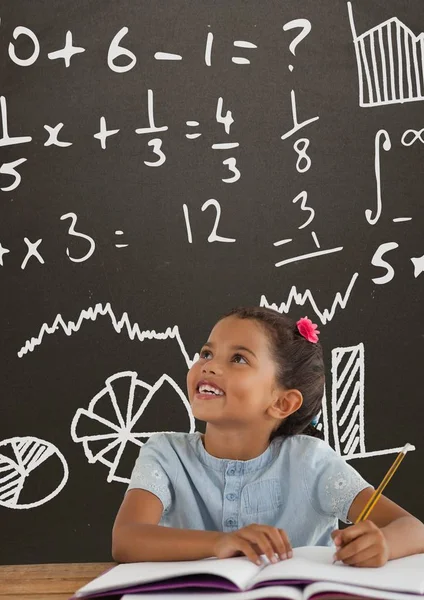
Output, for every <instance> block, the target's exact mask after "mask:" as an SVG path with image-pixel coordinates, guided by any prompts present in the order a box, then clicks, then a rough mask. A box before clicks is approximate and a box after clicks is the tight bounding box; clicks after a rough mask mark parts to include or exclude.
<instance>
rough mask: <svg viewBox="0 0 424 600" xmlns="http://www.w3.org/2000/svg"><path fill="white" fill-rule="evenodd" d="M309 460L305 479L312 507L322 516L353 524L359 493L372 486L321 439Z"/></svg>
mask: <svg viewBox="0 0 424 600" xmlns="http://www.w3.org/2000/svg"><path fill="white" fill-rule="evenodd" d="M317 442H318V440H317ZM309 457H310V459H311V460H309V461H308V464H306V465H305V469H304V480H305V486H306V488H307V491H308V495H309V498H310V501H311V503H312V506H313V507H314V509H315V510H316V511H317V512H319V513H321V514H325V515H329V516H330V515H331V516H334V517H337V518H338V519H340V520H341V521H343V522H344V523H348V524H350V523H351V522H350V521H349V519H348V513H349V509H350V507H351V505H352V502H353V501H354V499H355V498H356V496H357V495H358V494H359V492H361V491H362V490H364V489H365V488H367V487H372V486H370V484H369V483H368V482H367V481H366V480H365V479H364V478H363V477H362V476H361V475H360V474H359V473H358V471H356V470H355V469H354V468H353V467H352V466H351V465H349V464H348V463H347V462H346V461H345V460H344V459H343V458H342V457H341V456H339V455H338V454H337V453H336V452H335V451H334V450H333V449H332V448H331V447H330V446H329V445H328V444H327V443H326V442H323V441H321V440H319V444H318V445H317V446H316V447H315V449H314V451H313V452H310V453H309Z"/></svg>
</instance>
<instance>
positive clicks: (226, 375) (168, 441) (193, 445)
mask: <svg viewBox="0 0 424 600" xmlns="http://www.w3.org/2000/svg"><path fill="white" fill-rule="evenodd" d="M318 333H319V332H318V331H317V330H316V325H313V324H312V323H311V321H310V320H309V319H308V318H306V317H305V318H303V319H300V320H299V321H298V322H297V323H294V322H293V321H291V320H290V319H289V318H287V317H286V316H283V315H281V314H280V313H278V312H276V311H273V310H270V309H265V308H240V309H235V310H233V311H231V312H230V313H229V314H227V315H226V316H225V317H223V318H222V319H220V320H219V321H218V323H217V324H216V325H215V327H214V328H213V329H212V332H211V334H210V336H209V340H208V341H207V343H206V344H205V345H204V346H203V348H202V350H201V352H200V358H199V360H198V361H197V362H196V363H195V364H193V366H192V368H191V369H190V371H189V372H188V375H187V388H188V396H189V400H190V404H191V409H192V412H193V415H194V416H195V417H196V418H197V419H200V420H202V421H205V422H206V432H205V434H204V435H203V434H201V433H199V432H196V433H161V434H156V435H153V436H152V437H150V438H149V440H148V442H147V443H146V444H145V445H144V446H143V447H142V448H141V449H140V454H139V457H138V459H137V461H136V464H135V466H134V470H133V472H132V476H131V482H130V485H129V488H128V491H127V493H126V495H125V498H124V500H123V502H122V505H121V507H120V509H119V512H118V515H117V517H116V520H115V524H114V528H113V536H112V538H113V542H112V554H113V557H114V559H115V560H116V561H119V562H137V561H161V560H191V559H199V558H205V557H209V556H216V557H218V558H227V557H230V556H237V555H240V554H244V555H246V556H247V557H248V558H249V559H250V560H252V561H254V562H257V563H258V564H260V563H261V561H260V555H261V554H265V555H266V556H267V557H268V559H269V560H271V561H272V562H276V561H277V560H279V559H287V558H291V556H292V547H296V546H308V545H309V546H310V545H322V546H329V545H331V544H332V541H333V542H334V544H335V546H336V554H335V560H340V561H342V562H343V563H345V564H349V565H355V566H358V567H375V566H381V565H383V564H385V563H386V562H387V560H390V559H393V558H397V557H401V556H406V555H408V554H413V553H418V552H424V525H423V523H421V522H420V521H418V519H416V518H414V517H413V516H411V515H410V514H409V513H407V512H406V511H405V510H403V509H402V508H400V507H399V506H397V505H396V504H394V503H393V502H391V501H390V500H389V499H387V498H385V497H381V498H380V500H379V501H378V502H377V504H376V506H375V508H374V509H373V511H372V512H371V515H370V518H369V519H368V520H366V521H363V522H361V523H358V524H357V525H352V526H351V527H348V528H346V529H343V530H338V529H337V526H338V519H340V520H342V521H344V522H345V523H349V524H352V523H353V522H354V521H355V520H356V518H357V517H358V515H359V514H360V512H361V510H362V508H363V507H364V506H365V504H366V502H367V501H368V499H369V498H370V496H371V494H372V492H373V488H372V487H371V486H370V485H369V484H368V483H367V482H366V481H365V480H364V479H363V478H362V477H361V476H360V475H359V473H357V471H355V470H354V469H353V468H352V467H351V466H350V465H348V464H347V463H346V462H345V461H344V460H343V459H342V458H341V457H340V456H338V455H337V454H336V453H335V452H334V451H333V450H332V448H331V447H330V446H329V445H328V444H326V443H325V442H324V441H322V440H321V439H318V438H317V437H315V436H316V435H317V431H316V429H315V428H314V427H312V426H311V421H312V420H313V418H314V417H316V415H317V414H318V413H319V411H320V408H321V402H322V397H323V392H324V364H323V356H322V349H321V345H320V344H319V342H318V335H317V334H318Z"/></svg>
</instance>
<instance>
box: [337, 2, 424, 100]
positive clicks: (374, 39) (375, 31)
mask: <svg viewBox="0 0 424 600" xmlns="http://www.w3.org/2000/svg"><path fill="white" fill-rule="evenodd" d="M347 8H348V14H349V23H350V27H351V30H352V37H353V43H354V45H355V54H356V64H357V68H358V81H359V105H360V106H363V107H372V106H384V105H388V104H403V103H404V102H414V101H417V100H424V95H423V90H424V33H420V34H418V35H415V34H414V33H413V32H412V31H411V30H410V29H409V27H407V26H406V25H405V24H404V23H402V21H400V20H399V19H398V18H397V17H393V18H391V19H388V20H387V21H384V23H381V24H380V25H377V26H376V27H373V28H372V29H369V30H368V31H365V32H364V33H363V34H362V35H359V36H357V35H356V27H355V20H354V17H353V10H352V3H351V2H348V3H347Z"/></svg>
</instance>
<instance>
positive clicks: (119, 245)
mask: <svg viewBox="0 0 424 600" xmlns="http://www.w3.org/2000/svg"><path fill="white" fill-rule="evenodd" d="M115 246H116V247H117V248H126V247H127V246H128V244H115Z"/></svg>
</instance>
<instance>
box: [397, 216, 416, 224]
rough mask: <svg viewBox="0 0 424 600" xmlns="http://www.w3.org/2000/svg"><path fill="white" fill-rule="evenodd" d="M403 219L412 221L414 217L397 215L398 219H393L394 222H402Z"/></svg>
mask: <svg viewBox="0 0 424 600" xmlns="http://www.w3.org/2000/svg"><path fill="white" fill-rule="evenodd" d="M403 221H412V217H396V219H393V223H402V222H403Z"/></svg>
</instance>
